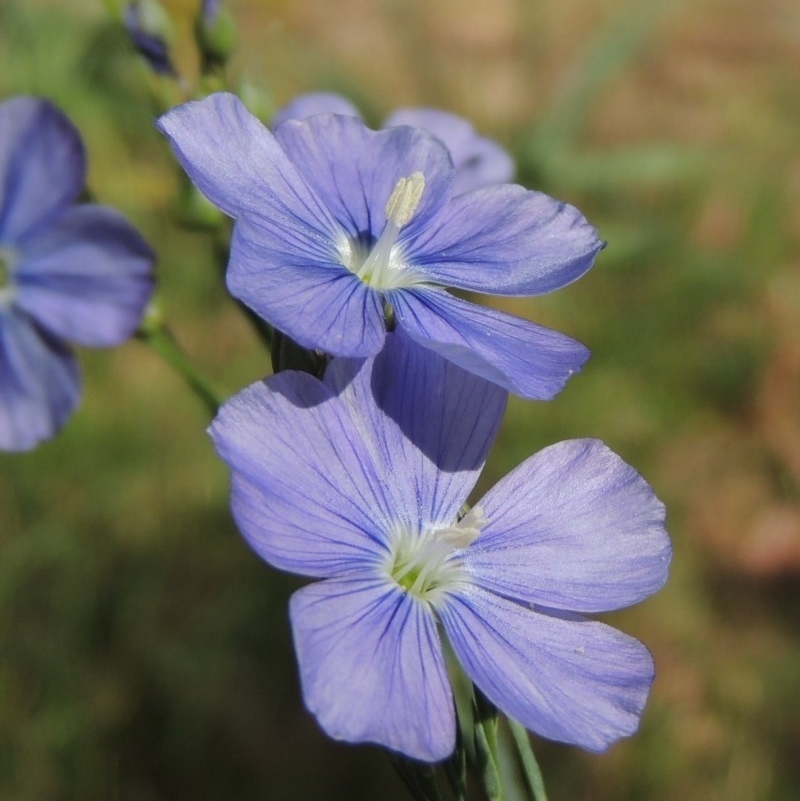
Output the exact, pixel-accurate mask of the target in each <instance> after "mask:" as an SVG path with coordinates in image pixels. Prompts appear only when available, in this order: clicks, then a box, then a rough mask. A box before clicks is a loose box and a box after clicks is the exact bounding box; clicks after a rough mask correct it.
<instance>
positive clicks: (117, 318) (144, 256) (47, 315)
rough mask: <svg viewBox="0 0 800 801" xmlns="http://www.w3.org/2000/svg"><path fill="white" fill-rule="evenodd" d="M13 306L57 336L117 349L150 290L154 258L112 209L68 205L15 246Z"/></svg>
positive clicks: (130, 331)
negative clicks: (16, 258) (22, 310)
mask: <svg viewBox="0 0 800 801" xmlns="http://www.w3.org/2000/svg"><path fill="white" fill-rule="evenodd" d="M18 256H19V263H18V264H17V265H16V267H15V270H14V283H15V284H16V290H17V294H16V298H15V302H16V304H17V305H18V306H19V307H20V308H22V309H24V310H25V311H27V312H28V313H29V314H30V315H31V317H33V318H34V319H36V320H37V321H38V322H39V324H40V325H41V326H43V327H44V328H47V330H48V331H50V332H52V333H53V334H55V335H56V336H59V337H63V338H65V339H68V340H70V341H72V342H77V343H78V344H80V345H88V346H93V347H105V346H110V345H118V344H119V343H120V342H123V341H124V340H126V339H127V338H128V337H130V336H131V334H133V332H134V331H135V330H136V327H137V326H138V325H139V321H140V320H141V316H142V312H143V311H144V307H145V304H146V303H147V301H148V299H149V298H150V295H151V294H152V291H153V277H152V274H151V270H152V266H153V259H154V256H153V253H152V251H151V250H150V248H149V247H148V245H147V243H146V242H145V241H144V239H142V237H141V236H140V235H139V234H138V232H137V231H136V229H134V228H133V226H132V225H131V224H130V223H129V222H128V221H127V220H126V219H125V218H124V217H122V215H120V214H118V213H117V212H116V211H114V210H113V209H110V208H107V207H105V206H90V205H83V206H75V207H73V208H70V209H67V210H66V211H65V212H64V213H63V214H61V215H59V216H58V217H57V218H56V219H55V220H53V221H52V223H51V224H50V225H48V226H47V227H46V228H44V229H43V230H41V231H38V232H37V233H36V235H35V236H31V237H27V238H26V239H25V240H23V241H22V242H21V243H20V246H19V253H18Z"/></svg>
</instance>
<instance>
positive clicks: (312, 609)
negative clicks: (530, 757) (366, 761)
mask: <svg viewBox="0 0 800 801" xmlns="http://www.w3.org/2000/svg"><path fill="white" fill-rule="evenodd" d="M290 615H291V621H292V630H293V633H294V642H295V649H296V651H297V661H298V663H299V666H300V680H301V685H302V689H303V697H304V699H305V703H306V706H307V707H308V709H309V710H310V711H311V712H312V713H313V714H314V715H315V716H316V718H317V720H318V721H319V723H320V725H321V726H322V728H323V729H324V730H325V731H326V732H327V733H328V734H329V735H330V736H331V737H333V738H334V739H336V740H344V741H345V742H350V743H361V742H371V743H377V744H379V745H382V746H385V747H386V748H390V749H391V750H393V751H399V752H400V753H403V754H405V755H407V756H409V757H411V758H412V759H420V760H423V761H425V762H437V761H439V760H442V759H445V758H446V757H448V756H449V755H450V754H451V753H452V751H453V749H454V748H455V714H454V706H453V697H452V692H451V690H450V685H449V683H448V679H447V674H446V672H445V667H444V659H443V657H442V649H441V643H440V641H439V635H438V634H437V632H436V623H435V621H434V618H433V615H432V614H431V613H430V611H429V609H428V608H427V606H425V605H424V604H421V603H420V602H418V601H415V600H414V599H413V598H411V597H410V596H409V595H407V594H405V593H403V592H401V591H400V590H399V589H397V588H396V587H395V588H393V587H392V586H391V585H390V584H388V580H387V579H384V578H382V577H376V579H373V580H369V579H366V580H326V581H321V582H318V583H316V584H312V585H310V586H309V587H305V588H304V589H302V590H299V591H298V592H296V593H295V594H294V595H293V596H292V600H291V606H290Z"/></svg>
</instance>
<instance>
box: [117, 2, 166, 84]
mask: <svg viewBox="0 0 800 801" xmlns="http://www.w3.org/2000/svg"><path fill="white" fill-rule="evenodd" d="M122 23H123V25H124V26H125V30H126V31H127V33H128V36H129V37H130V40H131V43H132V44H133V46H134V47H135V48H136V50H137V51H138V52H139V54H140V55H141V56H142V57H143V58H144V59H145V61H147V63H148V64H149V66H150V69H151V70H153V72H155V73H157V74H158V75H169V76H175V75H177V71H176V70H175V66H174V65H173V63H172V59H171V58H170V54H169V44H168V32H169V30H170V22H169V17H168V15H167V13H166V12H165V11H164V9H163V8H162V7H161V6H160V5H159V4H158V3H157V2H155V0H131V2H129V3H128V4H127V5H126V6H125V10H124V12H123V16H122Z"/></svg>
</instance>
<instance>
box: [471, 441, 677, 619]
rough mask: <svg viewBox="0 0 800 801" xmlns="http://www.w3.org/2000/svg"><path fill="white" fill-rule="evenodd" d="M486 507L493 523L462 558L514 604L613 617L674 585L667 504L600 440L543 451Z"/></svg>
mask: <svg viewBox="0 0 800 801" xmlns="http://www.w3.org/2000/svg"><path fill="white" fill-rule="evenodd" d="M479 505H480V507H481V508H482V509H483V511H484V514H485V515H486V517H487V519H488V521H489V522H488V523H487V525H486V526H485V528H484V529H483V530H482V531H481V534H480V536H479V537H478V538H477V539H476V540H475V541H474V542H473V543H472V545H471V546H470V547H469V548H468V549H467V550H466V551H465V553H464V562H465V566H466V567H467V569H468V570H469V571H470V572H471V573H472V575H473V578H474V580H475V581H476V582H477V583H479V584H480V585H481V586H483V587H484V588H486V589H488V590H491V591H492V592H495V593H497V594H500V595H503V596H505V597H507V598H514V599H516V600H519V601H523V602H527V603H532V604H541V605H544V606H547V607H553V608H556V609H564V610H573V611H577V612H606V611H610V610H612V609H619V608H621V607H624V606H629V605H630V604H634V603H637V602H639V601H641V600H643V599H644V598H646V597H647V596H649V595H651V594H652V593H654V592H655V591H656V590H658V589H659V588H660V587H662V586H663V584H664V582H665V581H666V580H667V568H668V566H669V561H670V555H671V547H670V542H669V537H668V536H667V532H666V530H665V529H664V505H663V504H662V503H661V501H659V500H658V498H656V496H655V494H654V493H653V490H652V489H651V488H650V486H649V484H647V482H646V481H645V480H644V479H643V478H642V477H641V476H640V475H639V474H638V473H637V472H636V471H635V470H634V469H633V468H632V467H630V466H629V465H627V464H625V462H623V461H622V459H620V458H619V456H617V455H616V454H615V453H613V452H612V451H610V450H609V449H608V448H607V447H606V446H605V445H603V443H602V442H599V441H598V440H590V439H585V440H571V441H569V442H560V443H558V444H557V445H552V446H551V447H549V448H545V449H544V450H543V451H540V452H539V453H537V454H536V455H535V456H532V457H531V458H530V459H528V460H527V461H525V462H523V464H521V465H520V466H519V467H518V468H517V469H516V470H514V471H513V472H511V473H510V474H509V475H508V476H506V477H505V478H504V479H503V480H502V481H500V483H498V484H497V485H496V486H495V487H494V488H493V489H492V490H490V491H489V492H488V493H487V495H486V496H485V497H484V498H483V499H482V500H481V501H480V502H479Z"/></svg>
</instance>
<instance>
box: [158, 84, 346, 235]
mask: <svg viewBox="0 0 800 801" xmlns="http://www.w3.org/2000/svg"><path fill="white" fill-rule="evenodd" d="M156 125H157V127H158V129H159V130H160V131H161V132H162V133H163V134H165V135H166V136H167V137H168V138H169V140H170V144H171V145H172V149H173V151H174V152H175V155H176V157H177V158H178V161H180V163H181V165H182V166H183V168H184V170H186V173H187V174H188V176H189V177H190V178H191V179H192V181H193V182H194V183H195V184H196V185H197V187H198V188H199V189H200V191H201V192H203V194H204V195H205V196H206V197H207V198H208V199H209V200H210V201H211V202H212V203H213V204H214V205H215V206H217V207H218V208H220V209H222V211H224V212H225V213H226V214H229V215H230V216H231V217H239V216H240V215H241V214H254V215H257V216H259V217H261V218H262V219H266V220H270V221H271V223H272V224H273V225H275V226H282V227H284V228H285V229H286V230H287V231H292V232H295V233H296V235H297V233H298V232H299V233H301V234H302V235H305V236H306V237H308V238H320V237H322V238H323V239H328V240H330V239H333V238H335V234H336V232H338V226H337V224H336V222H335V221H334V220H333V219H332V218H331V216H330V214H329V213H328V211H327V209H326V208H325V207H324V206H323V205H321V204H320V202H319V200H318V199H317V197H316V196H315V195H314V193H313V192H311V191H310V190H309V188H308V187H307V186H306V184H305V182H304V181H303V179H302V178H301V177H300V175H299V174H298V172H297V170H296V169H295V168H294V166H293V165H292V163H291V162H290V161H289V159H288V158H287V157H286V154H285V153H284V152H283V150H282V149H281V147H280V145H279V144H278V142H277V141H276V140H275V137H274V136H273V135H272V134H271V133H270V132H269V131H268V130H267V129H266V128H265V127H264V126H263V125H262V124H261V122H259V120H258V119H257V118H256V117H254V116H253V115H252V114H251V113H250V112H249V111H248V110H247V108H245V106H244V104H243V103H242V102H241V100H239V98H238V97H236V96H235V95H232V94H228V93H226V92H218V93H216V94H213V95H209V96H208V97H206V98H205V99H203V100H199V101H191V102H189V103H184V104H183V105H181V106H177V107H176V108H174V109H172V110H171V111H169V112H167V113H166V114H165V115H164V116H162V117H161V118H160V119H159V120H158V122H157V123H156Z"/></svg>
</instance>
